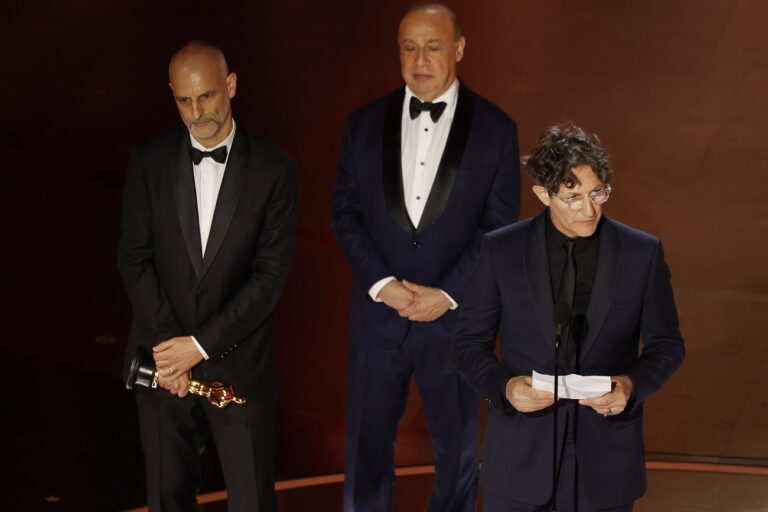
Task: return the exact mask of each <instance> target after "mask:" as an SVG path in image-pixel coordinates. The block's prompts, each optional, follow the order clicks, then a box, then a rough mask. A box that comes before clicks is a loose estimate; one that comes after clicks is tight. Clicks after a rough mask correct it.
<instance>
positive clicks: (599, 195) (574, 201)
mask: <svg viewBox="0 0 768 512" xmlns="http://www.w3.org/2000/svg"><path fill="white" fill-rule="evenodd" d="M549 195H551V196H555V197H556V198H558V199H559V200H561V201H562V202H564V203H565V204H566V205H567V206H568V209H569V210H571V211H572V212H578V211H580V210H581V209H583V208H584V204H585V201H586V199H587V198H589V200H590V201H592V204H593V205H598V204H603V203H604V202H606V201H607V200H608V197H610V195H611V186H610V185H606V186H605V188H603V189H600V190H595V191H594V192H592V193H590V194H589V195H588V196H586V197H584V196H574V197H566V198H562V197H560V196H558V195H557V194H555V193H554V192H552V191H551V190H550V191H549Z"/></svg>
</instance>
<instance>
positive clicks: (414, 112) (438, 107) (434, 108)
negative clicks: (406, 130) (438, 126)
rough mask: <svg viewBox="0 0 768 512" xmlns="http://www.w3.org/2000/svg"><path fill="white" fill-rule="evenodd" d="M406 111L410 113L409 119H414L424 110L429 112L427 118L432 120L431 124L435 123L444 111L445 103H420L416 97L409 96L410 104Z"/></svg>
mask: <svg viewBox="0 0 768 512" xmlns="http://www.w3.org/2000/svg"><path fill="white" fill-rule="evenodd" d="M408 110H409V111H410V113H411V119H416V118H417V117H419V114H421V113H422V112H424V111H425V110H426V111H427V112H429V117H431V118H432V122H433V123H436V122H437V120H438V119H440V116H441V115H443V111H444V110H445V102H444V101H440V102H438V103H430V102H428V101H421V100H419V98H417V97H416V96H411V104H410V105H409V106H408Z"/></svg>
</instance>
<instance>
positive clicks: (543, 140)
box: [525, 121, 613, 194]
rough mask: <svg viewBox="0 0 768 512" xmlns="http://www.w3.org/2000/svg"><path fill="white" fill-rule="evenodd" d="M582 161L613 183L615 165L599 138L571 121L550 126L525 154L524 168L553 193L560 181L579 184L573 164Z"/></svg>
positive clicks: (603, 178)
mask: <svg viewBox="0 0 768 512" xmlns="http://www.w3.org/2000/svg"><path fill="white" fill-rule="evenodd" d="M580 165H588V166H590V167H592V170H593V171H594V173H595V175H596V176H597V179H599V180H600V181H601V182H602V183H603V184H605V185H610V183H611V180H612V179H613V169H612V168H611V163H610V161H609V160H608V153H607V152H606V151H605V149H604V148H603V146H602V144H601V143H600V139H599V138H597V135H595V134H593V133H587V132H585V131H584V130H583V129H581V128H580V127H578V126H576V125H575V124H573V123H572V122H570V121H568V122H566V123H563V124H557V125H554V126H550V127H549V128H547V130H546V131H545V132H544V133H542V134H541V136H540V137H539V141H538V142H537V143H536V147H535V148H533V151H531V154H530V155H528V156H526V157H525V170H526V171H527V172H528V176H530V177H531V180H533V182H534V183H535V184H536V185H539V186H541V187H544V188H546V189H547V190H549V191H550V192H552V193H553V194H557V191H558V190H559V189H560V185H561V184H563V185H565V186H566V187H568V188H573V187H575V186H577V185H579V184H580V183H579V180H578V178H576V175H575V174H573V168H574V167H579V166H580Z"/></svg>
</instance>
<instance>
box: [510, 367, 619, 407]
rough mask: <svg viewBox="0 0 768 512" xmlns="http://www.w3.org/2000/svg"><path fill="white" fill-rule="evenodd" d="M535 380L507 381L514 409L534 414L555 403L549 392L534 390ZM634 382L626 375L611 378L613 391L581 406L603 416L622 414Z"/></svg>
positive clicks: (514, 378) (525, 378)
mask: <svg viewBox="0 0 768 512" xmlns="http://www.w3.org/2000/svg"><path fill="white" fill-rule="evenodd" d="M532 384H533V380H532V379H531V377H528V376H520V377H513V378H511V379H509V380H508V381H507V386H506V396H507V400H509V403H510V404H512V407H514V408H515V409H517V410H518V411H520V412H534V411H540V410H541V409H545V408H547V407H549V406H550V405H552V404H553V403H554V401H555V400H554V395H553V394H552V393H550V392H549V391H542V390H540V389H533V385H532ZM632 389H633V386H632V381H631V380H630V378H629V377H627V376H626V375H617V376H615V377H611V391H610V392H609V393H606V394H604V395H602V396H596V397H592V398H585V399H582V400H579V404H580V405H586V406H587V407H591V408H592V410H594V411H595V412H596V413H598V414H601V415H603V416H615V415H617V414H621V413H622V412H623V411H624V408H625V407H626V406H627V402H628V401H629V397H631V396H632Z"/></svg>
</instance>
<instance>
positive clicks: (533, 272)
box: [525, 210, 555, 354]
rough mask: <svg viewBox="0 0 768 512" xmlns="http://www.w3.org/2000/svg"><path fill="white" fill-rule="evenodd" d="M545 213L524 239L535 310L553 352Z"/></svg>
mask: <svg viewBox="0 0 768 512" xmlns="http://www.w3.org/2000/svg"><path fill="white" fill-rule="evenodd" d="M544 215H549V212H548V211H547V210H545V211H544V212H543V213H541V214H539V215H538V216H537V217H536V218H535V219H533V221H531V227H530V228H529V231H528V236H527V237H526V240H525V274H526V275H527V276H528V290H529V292H530V295H531V303H533V309H534V311H535V312H536V319H537V320H538V321H539V326H540V327H541V332H542V333H543V334H544V341H545V342H546V344H547V346H548V347H549V349H550V350H551V351H552V353H553V354H554V352H555V322H554V320H553V311H554V299H553V298H552V284H551V283H550V277H549V257H548V253H547V237H546V233H545V231H544V227H545V219H544Z"/></svg>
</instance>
